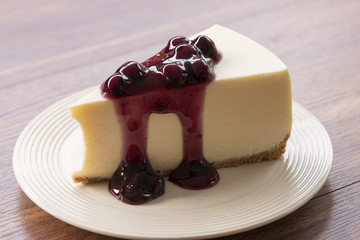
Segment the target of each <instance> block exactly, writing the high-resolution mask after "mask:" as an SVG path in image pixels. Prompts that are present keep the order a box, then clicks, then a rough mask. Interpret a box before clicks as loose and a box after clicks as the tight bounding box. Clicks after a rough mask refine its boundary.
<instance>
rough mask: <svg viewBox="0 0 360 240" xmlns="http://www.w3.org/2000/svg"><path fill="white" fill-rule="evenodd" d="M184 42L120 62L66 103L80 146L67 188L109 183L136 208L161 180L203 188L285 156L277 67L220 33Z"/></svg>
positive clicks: (285, 119)
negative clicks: (232, 170) (222, 172)
mask: <svg viewBox="0 0 360 240" xmlns="http://www.w3.org/2000/svg"><path fill="white" fill-rule="evenodd" d="M190 39H192V40H188V39H187V38H184V37H175V38H173V39H171V40H170V41H169V43H168V45H167V47H165V48H164V49H163V50H162V51H160V52H159V53H158V54H156V55H155V56H154V57H152V58H149V59H148V60H146V61H145V62H143V63H137V62H133V61H132V62H128V63H125V64H124V65H122V66H121V67H120V68H119V69H118V70H117V71H116V72H115V73H114V74H113V75H112V76H110V77H109V78H108V79H107V80H106V81H105V82H104V83H103V84H102V85H101V88H100V89H99V90H95V91H93V92H91V93H90V94H89V95H87V96H85V97H84V98H82V99H80V100H79V101H78V102H77V103H75V104H74V105H73V106H71V108H70V111H71V114H72V116H73V117H74V118H75V119H76V120H77V121H78V122H79V124H80V126H81V128H82V130H83V134H84V141H85V147H86V152H85V160H84V164H83V167H82V169H81V170H80V171H77V172H75V173H74V174H73V180H74V182H82V183H92V182H97V181H102V180H109V179H110V183H109V188H110V192H111V193H112V194H113V195H114V196H116V197H117V198H119V199H120V200H122V201H124V202H126V203H130V204H140V203H144V202H147V201H149V200H152V199H154V198H156V197H158V196H160V195H162V194H163V192H164V179H163V178H162V177H161V176H167V175H170V176H169V180H170V181H172V182H173V183H175V184H177V185H179V186H181V187H185V188H189V189H204V188H207V187H211V186H213V185H215V184H216V183H217V181H218V180H219V176H218V173H217V171H216V169H215V168H221V167H232V166H237V165H239V164H241V163H244V162H259V161H263V160H273V159H277V158H279V157H281V156H282V154H283V153H284V151H285V146H286V141H287V139H288V137H289V136H290V131H291V124H292V120H291V119H292V109H291V87H290V78H289V74H288V70H287V68H286V66H285V65H284V63H282V62H281V60H279V59H278V58H277V57H276V56H275V55H274V54H273V53H271V52H270V51H268V50H267V49H265V48H264V47H262V46H261V45H259V44H257V43H256V42H254V41H252V40H250V39H248V38H246V37H244V36H243V35H241V34H239V33H236V32H234V31H232V30H230V29H227V28H225V27H222V26H218V25H215V26H213V27H211V28H209V29H207V30H205V31H203V32H201V33H199V34H197V35H195V37H192V38H190ZM204 39H205V40H204ZM213 43H214V44H215V45H214V46H213ZM215 46H216V47H215ZM209 49H210V50H209ZM216 49H217V50H218V51H219V52H218V51H217V50H216ZM220 53H221V54H220ZM134 79H135V80H134ZM174 79H175V80H174ZM145 80H146V81H145ZM165 113H166V114H165ZM130 179H131V180H130Z"/></svg>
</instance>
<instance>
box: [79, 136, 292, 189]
mask: <svg viewBox="0 0 360 240" xmlns="http://www.w3.org/2000/svg"><path fill="white" fill-rule="evenodd" d="M289 137H290V133H289V134H288V135H286V136H285V138H284V139H283V140H282V141H281V142H280V143H279V144H278V145H277V146H276V147H275V148H274V149H273V150H270V151H265V152H261V153H258V154H255V155H252V156H250V157H243V158H240V159H231V160H226V161H223V162H219V163H216V164H213V165H214V167H215V168H217V169H219V168H225V167H237V166H240V165H241V164H243V163H256V162H262V161H270V160H275V159H278V158H280V157H282V155H283V154H284V153H285V150H286V142H287V140H288V139H289ZM168 174H169V173H162V174H161V175H163V176H167V175H168ZM108 180H109V178H103V177H73V181H74V183H82V184H91V183H97V182H104V181H108Z"/></svg>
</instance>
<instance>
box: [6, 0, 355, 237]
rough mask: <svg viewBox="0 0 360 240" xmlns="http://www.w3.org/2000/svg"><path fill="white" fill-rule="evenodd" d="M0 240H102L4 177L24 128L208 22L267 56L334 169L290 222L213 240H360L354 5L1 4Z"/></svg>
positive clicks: (285, 1) (34, 0) (110, 0)
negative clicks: (324, 140)
mask: <svg viewBox="0 0 360 240" xmlns="http://www.w3.org/2000/svg"><path fill="white" fill-rule="evenodd" d="M0 6H1V7H0V103H1V104H0V238H1V239H110V238H108V237H106V236H102V235H98V234H94V233H91V232H88V231H85V230H82V229H79V228H76V227H74V226H71V225H69V224H67V223H64V222H62V221H60V220H58V219H56V218H54V217H52V216H51V215H49V214H48V213H46V212H44V211H43V210H41V209H40V208H39V207H38V206H36V205H35V204H34V203H33V202H32V201H31V200H30V199H29V198H28V197H27V196H26V195H25V194H24V193H23V191H22V190H21V188H20V187H19V185H18V184H17V182H16V179H15V177H14V173H13V170H12V152H13V148H14V145H15V143H16V140H17V138H18V136H19V135H20V133H21V131H22V130H23V129H24V127H25V126H26V125H27V124H28V123H29V121H31V119H33V118H34V117H35V116H36V115H38V114H39V113H40V112H41V111H42V110H44V109H45V108H47V107H49V106H50V105H51V104H53V103H55V102H57V101H58V100H60V99H62V98H64V97H66V96H69V95H70V94H72V93H75V92H77V91H79V90H82V89H84V88H86V87H90V86H94V85H98V84H99V83H101V81H103V80H104V79H105V78H106V77H107V76H108V75H109V74H111V73H112V72H113V71H114V70H115V69H116V66H118V65H119V64H120V63H122V62H124V61H127V60H139V61H140V60H142V59H145V58H147V57H149V56H151V55H152V53H155V52H156V51H157V50H159V49H161V48H162V47H163V46H164V43H166V41H167V40H168V39H169V38H170V37H172V36H174V35H191V34H193V33H196V32H198V31H200V30H202V29H205V28H207V27H209V26H211V25H213V24H215V23H218V24H221V25H224V26H227V27H229V28H232V29H234V30H236V31H238V32H241V33H243V34H244V35H247V36H249V37H250V38H252V39H254V40H256V41H257V42H259V43H261V44H263V45H265V46H266V47H267V48H268V49H270V50H272V51H273V52H274V53H275V54H277V55H278V56H279V57H280V58H281V59H282V60H283V61H284V62H285V63H286V64H287V66H288V68H289V70H290V74H291V77H292V90H293V99H294V100H295V101H297V102H298V103H300V104H301V105H303V106H304V107H306V108H307V109H308V110H310V111H311V112H312V113H313V114H314V115H315V116H316V117H318V118H319V120H320V121H321V122H322V123H323V125H324V126H325V128H326V129H327V131H328V133H329V135H330V138H331V140H332V144H333V150H334V163H333V168H332V170H331V173H330V176H329V179H328V180H327V182H326V184H325V185H324V187H323V188H322V189H321V190H320V192H319V193H318V194H317V195H316V196H315V197H314V198H313V199H311V200H310V201H309V202H308V203H307V204H305V205H304V206H303V207H301V208H300V209H299V210H297V211H295V212H294V213H292V214H290V215H288V216H286V217H284V218H282V219H280V220H278V221H276V222H273V223H271V224H268V225H266V226H264V227H260V228H258V229H255V230H252V231H249V232H245V233H240V234H237V235H232V236H227V237H223V238H220V239H224V240H225V239H226V240H230V239H231V240H235V239H360V227H359V225H360V157H359V155H360V67H359V65H360V61H359V58H360V15H359V11H360V1H358V0H348V1H335V0H333V1H332V0H324V1H321V0H315V1H314V0H304V1H296V0H278V1H265V0H253V1H235V0H234V1H230V0H223V1H217V0H211V1H190V0H183V1H176V2H175V1H174V2H172V1H145V0H141V1H115V0H106V1H85V0H79V1H70V0H65V1H46V0H29V1H25V0H21V1H10V0H9V1H6V0H5V1H4V0H2V1H0Z"/></svg>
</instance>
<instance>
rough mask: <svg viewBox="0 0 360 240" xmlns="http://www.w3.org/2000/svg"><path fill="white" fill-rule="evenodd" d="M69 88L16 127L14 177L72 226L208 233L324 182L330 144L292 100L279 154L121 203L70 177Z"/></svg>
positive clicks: (102, 188)
mask: <svg viewBox="0 0 360 240" xmlns="http://www.w3.org/2000/svg"><path fill="white" fill-rule="evenodd" d="M89 91H90V90H89V89H87V90H84V91H82V92H79V93H77V94H74V95H72V96H70V97H68V98H66V99H64V100H62V101H60V102H58V103H56V104H54V105H52V106H51V107H49V108H48V109H47V110H45V111H44V112H42V113H41V114H40V115H39V116H37V117H36V118H35V119H34V120H33V121H32V122H31V123H30V124H29V125H28V126H27V127H26V128H25V130H24V131H23V132H22V134H21V136H20V137H19V139H18V141H17V143H16V146H15V150H14V155H13V168H14V172H15V175H16V179H17V181H18V183H19V185H20V186H21V188H22V189H23V190H24V192H25V193H26V194H27V196H28V197H29V198H30V199H31V200H32V201H34V202H35V203H36V204H37V205H38V206H39V207H41V208H42V209H44V210H45V211H46V212H48V213H50V214H51V215H53V216H54V217H56V218H59V219H61V220H63V221H65V222H67V223H69V224H72V225H74V226H77V227H80V228H83V229H86V230H89V231H93V232H97V233H101V234H105V235H109V236H115V237H123V238H135V239H165V238H166V239H171V238H176V239H185V238H192V239H193V238H209V237H218V236H224V235H229V234H235V233H239V232H243V231H247V230H250V229H253V228H256V227H259V226H262V225H265V224H267V223H270V222H273V221H275V220H277V219H279V218H281V217H284V216H285V215H287V214H289V213H291V212H293V211H294V210H296V209H298V208H299V207H301V206H302V205H304V204H305V203H306V202H307V201H309V200H310V199H311V198H312V197H313V196H314V195H315V194H316V193H317V192H318V191H319V190H320V188H321V187H322V186H323V184H324V183H325V181H326V179H327V177H328V175H329V172H330V168H331V164H332V158H333V153H332V146H331V142H330V139H329V136H328V134H327V133H326V130H325V129H324V127H323V126H322V125H321V123H320V122H319V121H318V120H317V119H316V118H315V117H314V116H313V115H312V114H311V113H309V112H308V111H307V110H305V109H304V108H303V107H301V106H300V105H299V104H297V103H294V104H293V116H294V121H293V131H292V134H291V138H290V139H289V142H288V147H287V152H286V153H285V155H284V158H283V159H280V160H275V161H270V162H262V163H257V164H244V165H242V166H240V167H237V168H228V169H221V170H220V171H219V172H220V177H221V180H220V183H219V184H218V185H217V186H215V187H213V188H211V189H207V190H202V191H191V190H184V189H181V188H179V187H176V186H175V185H173V184H171V183H169V182H166V193H165V195H164V196H162V197H160V198H158V199H156V200H154V201H152V202H150V203H148V204H144V205H140V206H131V205H126V204H123V203H121V202H119V201H118V200H116V199H115V198H114V197H112V196H111V195H110V193H108V191H107V184H106V183H100V184H95V185H90V186H82V185H81V184H80V185H79V184H74V183H72V181H71V178H70V174H71V172H72V171H73V170H74V168H75V165H76V163H77V162H79V159H81V157H82V151H83V146H82V140H81V138H82V135H81V131H80V129H79V127H78V125H77V123H76V122H75V121H74V120H73V119H72V118H71V117H70V115H69V113H68V106H69V105H70V104H71V103H73V102H74V101H76V100H77V99H79V98H80V97H82V96H84V95H85V94H86V93H88V92H89Z"/></svg>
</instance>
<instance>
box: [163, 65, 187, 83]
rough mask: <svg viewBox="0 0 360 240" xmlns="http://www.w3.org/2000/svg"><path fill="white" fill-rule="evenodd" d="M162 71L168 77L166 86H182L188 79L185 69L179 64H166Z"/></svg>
mask: <svg viewBox="0 0 360 240" xmlns="http://www.w3.org/2000/svg"><path fill="white" fill-rule="evenodd" d="M162 72H163V74H164V76H165V77H166V82H165V86H166V87H167V88H179V87H182V86H183V85H184V83H185V81H186V78H185V77H186V76H184V74H185V72H184V70H183V69H182V68H181V67H180V66H179V65H177V64H175V63H173V64H166V65H165V66H164V67H163V68H162Z"/></svg>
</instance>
